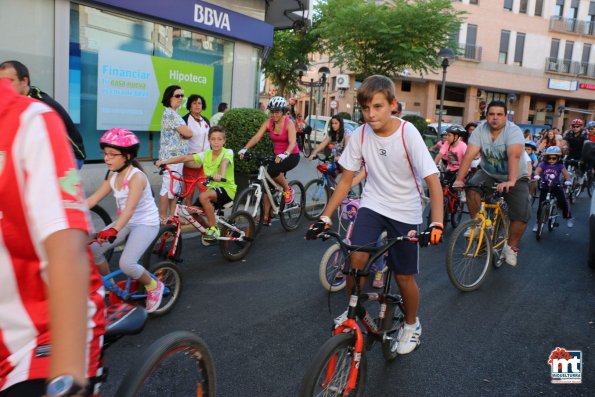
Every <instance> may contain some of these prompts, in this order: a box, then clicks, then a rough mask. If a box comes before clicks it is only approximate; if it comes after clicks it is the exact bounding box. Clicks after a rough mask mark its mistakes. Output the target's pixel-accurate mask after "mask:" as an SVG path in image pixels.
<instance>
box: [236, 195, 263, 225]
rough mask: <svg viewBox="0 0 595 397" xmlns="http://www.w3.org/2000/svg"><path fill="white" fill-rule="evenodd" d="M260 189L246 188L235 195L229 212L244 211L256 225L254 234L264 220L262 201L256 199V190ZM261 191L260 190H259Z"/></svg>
mask: <svg viewBox="0 0 595 397" xmlns="http://www.w3.org/2000/svg"><path fill="white" fill-rule="evenodd" d="M259 188H260V189H262V187H257V186H248V188H246V189H244V190H242V191H241V192H240V193H238V194H237V195H236V197H235V198H234V200H233V207H232V210H231V212H237V211H246V212H248V213H249V214H250V216H251V217H252V218H253V219H254V222H255V223H256V233H258V232H259V231H260V228H261V227H262V222H263V219H264V216H263V214H264V208H263V204H262V199H261V198H259V197H258V195H257V193H258V192H257V190H258V189H259ZM261 191H262V190H261Z"/></svg>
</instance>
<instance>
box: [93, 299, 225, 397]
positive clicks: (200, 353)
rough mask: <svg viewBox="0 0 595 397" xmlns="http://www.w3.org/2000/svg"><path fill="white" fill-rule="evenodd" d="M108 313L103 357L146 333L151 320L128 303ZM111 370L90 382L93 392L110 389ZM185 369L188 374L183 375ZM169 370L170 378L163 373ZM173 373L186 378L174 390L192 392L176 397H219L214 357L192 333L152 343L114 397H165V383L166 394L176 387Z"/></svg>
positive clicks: (106, 369) (182, 393)
mask: <svg viewBox="0 0 595 397" xmlns="http://www.w3.org/2000/svg"><path fill="white" fill-rule="evenodd" d="M106 312H107V313H106V328H105V334H104V343H103V346H102V356H105V354H106V352H107V349H108V348H109V347H110V346H112V345H113V344H114V343H116V342H117V341H118V340H119V339H121V338H122V337H124V336H126V335H136V334H138V333H140V332H142V331H143V329H144V327H145V325H146V323H147V319H148V315H147V311H146V310H145V309H144V308H143V307H141V306H134V305H129V304H126V303H122V304H118V305H112V306H108V307H107V310H106ZM177 353H182V354H181V355H179V354H177ZM172 367H174V368H173V369H172ZM108 369H109V368H104V370H103V372H102V374H101V375H99V376H97V377H95V378H92V379H90V382H91V385H92V388H94V387H95V386H97V385H101V386H102V387H103V388H109V384H107V383H106V381H107V379H108V374H109V371H108ZM182 369H183V370H184V371H181V370H182ZM166 370H167V372H168V375H167V376H164V374H163V372H165V371H166ZM172 372H175V373H176V374H180V373H183V374H184V377H183V382H181V381H177V382H176V384H175V386H174V387H176V388H178V387H179V385H180V384H183V385H185V386H186V387H187V388H188V389H189V390H185V391H184V392H181V391H180V390H178V389H176V390H175V391H176V392H180V393H176V394H175V395H196V396H201V397H212V396H215V392H216V380H215V366H214V364H213V358H212V355H211V353H210V352H209V350H208V347H207V345H206V344H205V343H204V341H202V339H200V338H199V337H198V336H196V335H194V334H191V333H189V332H173V333H171V334H168V335H165V336H163V337H162V338H160V339H158V340H157V341H155V342H154V343H152V344H151V345H150V346H149V347H148V348H147V349H145V350H144V351H143V354H142V355H141V356H139V357H137V358H136V360H135V361H134V363H133V365H132V366H131V367H130V370H129V371H128V372H127V373H126V375H125V376H124V380H123V381H122V382H121V384H120V385H119V387H118V389H117V391H116V392H115V393H114V395H115V396H117V397H132V396H141V395H142V396H153V395H158V396H162V395H164V390H163V386H162V385H163V384H164V383H166V384H167V388H168V389H167V390H166V391H167V392H170V391H171V389H170V388H171V387H172V383H171V382H168V381H167V380H166V379H168V376H171V373H172ZM156 383H157V384H156ZM106 386H107V387H106ZM159 386H161V388H159ZM149 389H152V390H149Z"/></svg>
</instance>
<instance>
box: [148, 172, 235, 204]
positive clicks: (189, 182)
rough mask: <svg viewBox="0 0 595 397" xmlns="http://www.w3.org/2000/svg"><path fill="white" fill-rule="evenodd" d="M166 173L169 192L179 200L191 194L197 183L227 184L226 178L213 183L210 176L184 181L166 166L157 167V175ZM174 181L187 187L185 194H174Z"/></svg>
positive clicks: (177, 173)
mask: <svg viewBox="0 0 595 397" xmlns="http://www.w3.org/2000/svg"><path fill="white" fill-rule="evenodd" d="M164 171H167V172H169V175H170V180H169V191H170V192H171V193H172V194H173V195H175V196H179V197H181V198H184V197H186V196H188V195H189V194H190V193H191V192H193V191H194V186H196V184H197V183H199V182H200V183H202V184H203V186H208V185H209V184H210V183H211V182H227V179H226V178H221V179H220V180H219V181H215V179H213V177H212V176H210V175H209V176H199V177H198V178H196V179H185V178H183V177H180V176H179V175H180V173H179V172H177V171H172V170H171V169H170V168H169V167H168V166H167V165H166V164H161V165H160V166H159V175H163V172H164ZM174 181H177V182H183V183H184V184H186V185H189V186H188V189H187V190H186V192H185V193H183V194H182V193H179V194H176V192H175V191H174Z"/></svg>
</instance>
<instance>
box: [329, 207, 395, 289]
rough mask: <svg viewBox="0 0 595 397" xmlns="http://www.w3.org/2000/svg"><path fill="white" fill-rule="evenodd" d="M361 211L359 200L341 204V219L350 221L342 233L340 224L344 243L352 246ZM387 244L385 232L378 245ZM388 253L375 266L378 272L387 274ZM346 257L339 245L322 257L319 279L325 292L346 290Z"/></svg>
mask: <svg viewBox="0 0 595 397" xmlns="http://www.w3.org/2000/svg"><path fill="white" fill-rule="evenodd" d="M358 209H359V199H350V198H346V199H345V200H343V202H342V203H341V207H340V208H339V210H340V214H339V218H340V219H343V220H346V221H348V222H349V223H348V226H347V228H346V229H345V230H344V234H343V233H342V229H343V226H342V225H341V223H339V227H338V229H339V230H338V233H339V234H343V235H344V236H345V238H344V241H345V242H346V243H347V244H351V234H352V232H353V225H354V224H355V219H356V218H357V212H358ZM384 244H386V232H383V233H382V234H381V235H380V237H379V238H378V242H377V245H378V246H381V245H384ZM387 255H388V253H386V254H385V255H383V256H382V257H381V258H380V259H379V260H378V261H377V262H376V263H375V264H374V266H375V268H376V271H383V272H386V269H387V267H386V259H387ZM345 263H346V261H345V256H344V255H343V251H342V250H341V246H340V245H339V244H337V243H335V244H333V245H331V246H330V247H329V248H328V249H327V250H326V251H325V252H324V254H323V255H322V259H321V260H320V264H319V266H318V277H319V279H320V283H321V284H322V286H323V287H324V289H325V290H327V291H329V292H337V291H340V290H342V289H343V288H345V284H346V281H347V278H346V277H345V275H344V274H343V269H344V267H345Z"/></svg>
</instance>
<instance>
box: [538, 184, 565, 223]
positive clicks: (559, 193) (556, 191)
mask: <svg viewBox="0 0 595 397" xmlns="http://www.w3.org/2000/svg"><path fill="white" fill-rule="evenodd" d="M540 191H541V193H540V195H539V207H538V208H537V220H539V218H540V217H541V208H542V207H543V202H544V201H545V198H546V196H547V187H546V188H541V189H540ZM551 194H553V195H554V196H555V197H556V199H557V200H558V207H560V209H562V216H563V217H564V219H568V218H572V213H571V212H570V204H569V203H568V198H567V197H566V194H565V193H564V189H562V187H561V186H559V185H556V186H554V187H552V191H551Z"/></svg>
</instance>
